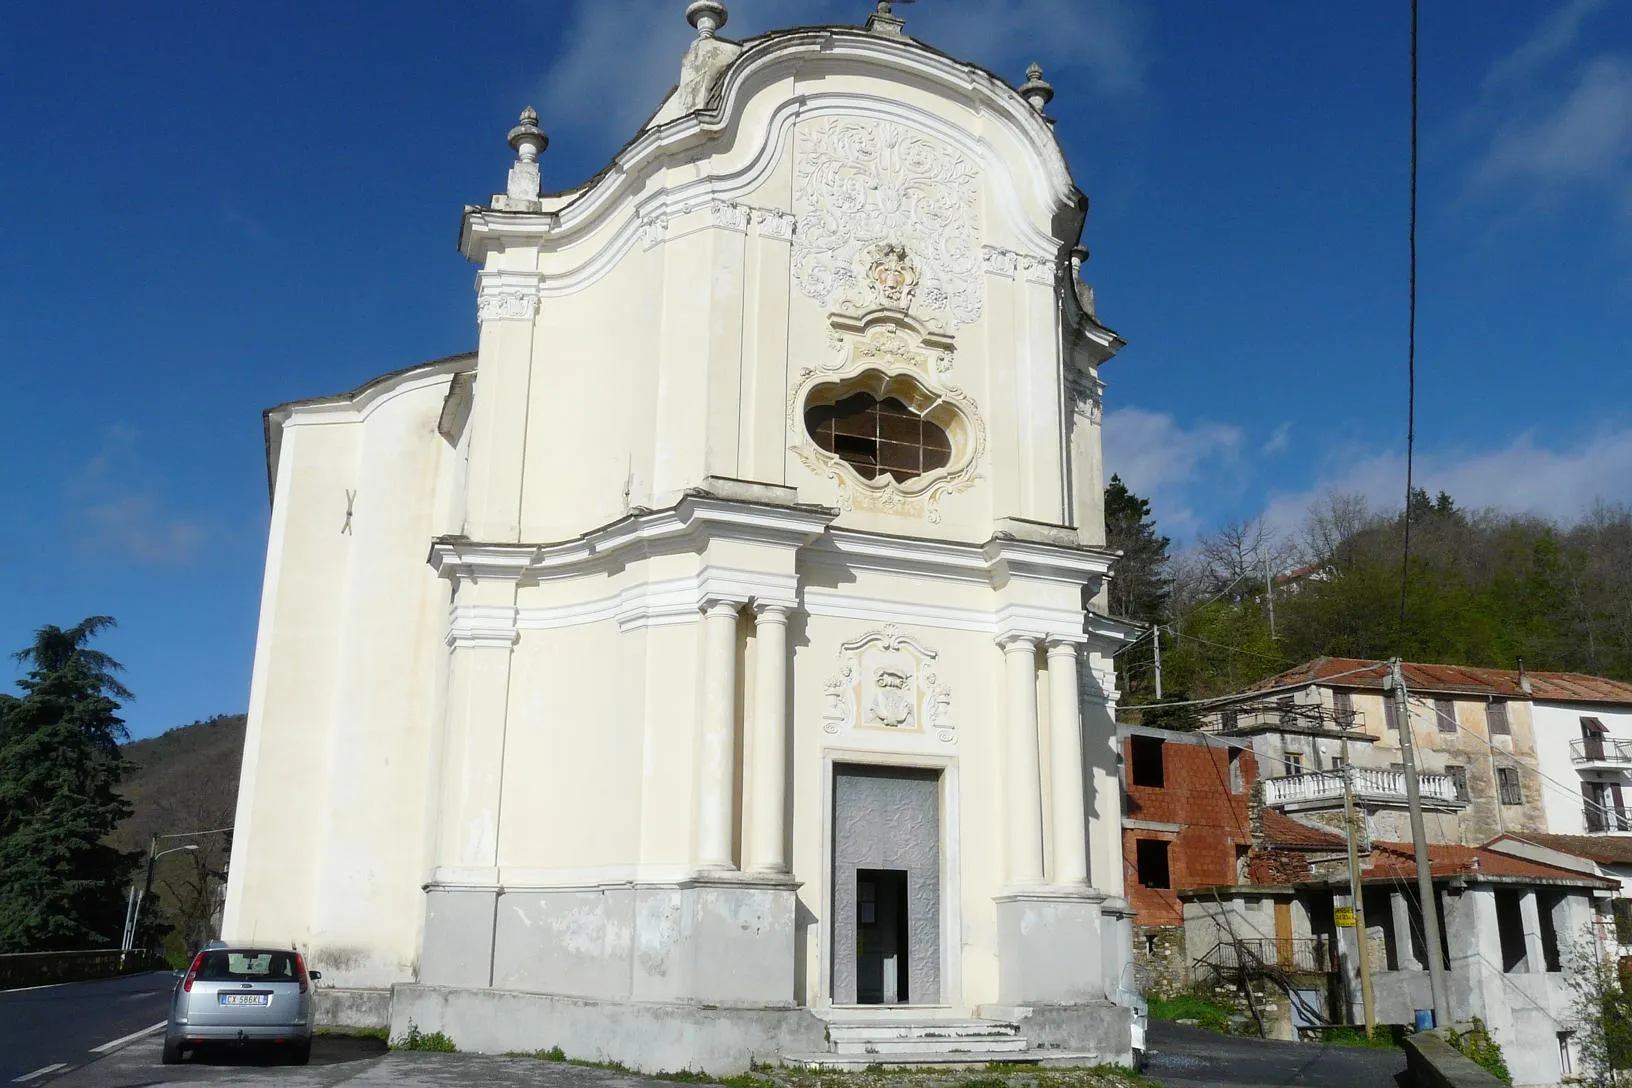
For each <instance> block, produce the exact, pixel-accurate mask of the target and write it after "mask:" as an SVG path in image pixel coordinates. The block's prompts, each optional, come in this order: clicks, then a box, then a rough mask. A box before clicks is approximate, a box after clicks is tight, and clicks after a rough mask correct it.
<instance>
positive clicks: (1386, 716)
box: [1383, 694, 1400, 733]
mask: <svg viewBox="0 0 1632 1088" xmlns="http://www.w3.org/2000/svg"><path fill="white" fill-rule="evenodd" d="M1383 720H1384V721H1385V722H1387V723H1388V727H1389V728H1390V729H1392V730H1393V731H1394V732H1396V733H1398V732H1399V731H1400V704H1399V701H1398V700H1396V699H1395V698H1394V696H1392V695H1389V694H1384V695H1383Z"/></svg>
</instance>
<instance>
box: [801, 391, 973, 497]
mask: <svg viewBox="0 0 1632 1088" xmlns="http://www.w3.org/2000/svg"><path fill="white" fill-rule="evenodd" d="M805 427H806V429H807V430H809V431H810V436H811V437H812V438H813V439H815V441H816V445H818V446H820V447H821V448H822V449H824V450H826V451H827V452H828V453H832V454H837V455H838V457H839V458H840V459H841V460H843V461H844V462H845V463H846V464H848V465H849V466H850V467H851V468H853V469H855V470H856V474H857V475H859V476H860V477H861V478H862V479H864V480H874V479H877V478H878V477H880V476H886V475H887V476H892V477H894V478H895V479H896V480H897V481H904V480H911V479H913V478H915V477H917V476H922V475H923V474H924V473H926V472H932V471H934V470H935V469H938V468H944V467H946V464H947V462H949V461H951V459H952V439H951V438H950V437H949V436H948V435H947V433H946V431H945V430H944V429H943V428H942V427H940V426H939V425H938V424H936V423H934V422H932V421H930V420H928V419H925V418H924V417H923V416H921V415H919V414H918V413H917V412H915V411H913V410H912V409H911V408H910V407H908V406H907V405H906V404H905V403H904V402H902V401H901V400H898V399H897V398H895V397H888V396H887V397H884V398H883V399H882V400H881V399H879V398H878V397H876V396H874V395H873V394H872V393H871V392H869V391H867V390H861V391H859V392H855V393H851V394H850V395H849V396H847V397H844V398H843V399H842V400H839V401H836V402H835V403H833V404H817V405H813V406H811V407H810V408H808V409H806V411H805Z"/></svg>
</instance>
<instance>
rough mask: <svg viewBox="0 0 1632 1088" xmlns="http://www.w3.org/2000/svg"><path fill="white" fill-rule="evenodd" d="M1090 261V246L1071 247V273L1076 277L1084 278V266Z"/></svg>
mask: <svg viewBox="0 0 1632 1088" xmlns="http://www.w3.org/2000/svg"><path fill="white" fill-rule="evenodd" d="M1087 263H1088V247H1087V246H1072V247H1071V275H1072V276H1073V277H1074V278H1076V279H1081V278H1082V266H1083V265H1085V264H1087Z"/></svg>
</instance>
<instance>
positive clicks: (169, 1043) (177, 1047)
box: [160, 1039, 181, 1065]
mask: <svg viewBox="0 0 1632 1088" xmlns="http://www.w3.org/2000/svg"><path fill="white" fill-rule="evenodd" d="M160 1060H161V1061H162V1062H164V1064H165V1065H180V1064H181V1040H180V1039H166V1040H165V1041H164V1055H163V1057H162V1058H161V1059H160Z"/></svg>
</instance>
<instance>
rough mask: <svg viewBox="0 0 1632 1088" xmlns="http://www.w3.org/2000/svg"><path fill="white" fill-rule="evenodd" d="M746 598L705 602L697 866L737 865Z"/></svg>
mask: <svg viewBox="0 0 1632 1088" xmlns="http://www.w3.org/2000/svg"><path fill="white" fill-rule="evenodd" d="M741 608H742V602H741V601H732V600H723V599H721V598H717V597H715V598H710V599H708V600H706V601H704V602H703V605H702V609H703V624H702V626H703V633H702V643H703V646H702V651H703V677H702V688H703V698H702V721H701V728H702V744H701V750H700V752H699V758H698V761H697V867H698V868H699V869H715V870H720V869H726V870H729V869H735V868H736V864H735V862H734V861H733V860H732V857H731V855H732V849H731V847H732V838H733V836H732V831H733V825H734V823H735V821H734V819H733V817H734V815H735V809H736V789H735V779H736V766H737V720H736V718H737V613H738V611H739V610H740V609H741Z"/></svg>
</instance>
